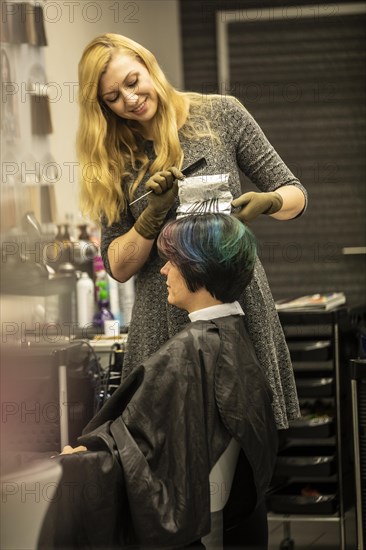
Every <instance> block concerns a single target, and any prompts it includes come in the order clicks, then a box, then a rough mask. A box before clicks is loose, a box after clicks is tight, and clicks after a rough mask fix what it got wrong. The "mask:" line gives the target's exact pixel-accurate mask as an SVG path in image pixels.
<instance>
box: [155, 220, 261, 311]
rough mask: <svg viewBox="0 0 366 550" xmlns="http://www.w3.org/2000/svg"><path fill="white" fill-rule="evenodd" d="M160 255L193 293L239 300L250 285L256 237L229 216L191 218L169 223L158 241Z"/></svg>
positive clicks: (226, 299)
mask: <svg viewBox="0 0 366 550" xmlns="http://www.w3.org/2000/svg"><path fill="white" fill-rule="evenodd" d="M157 244H158V251H159V255H160V257H161V258H162V259H164V260H165V261H170V262H171V263H172V264H174V265H175V266H176V267H177V268H178V269H179V271H180V273H181V274H182V276H183V278H184V280H185V282H186V284H187V287H188V288H189V290H190V291H191V292H195V291H197V290H198V289H200V288H202V287H204V288H206V289H207V290H208V291H209V292H210V294H212V296H214V297H215V298H216V299H217V300H220V301H222V302H225V303H228V302H233V301H234V300H237V299H238V298H239V297H240V295H241V294H242V292H243V290H244V289H245V287H246V286H247V285H248V283H249V282H250V280H251V278H252V275H253V270H254V264H255V260H256V255H257V253H256V243H255V237H254V235H253V233H252V232H251V231H250V229H249V228H248V227H247V226H245V225H244V224H243V223H241V222H240V221H239V220H238V219H237V218H234V217H233V216H229V215H227V214H213V213H212V214H199V215H190V216H185V217H183V218H179V219H178V220H174V221H170V222H168V223H167V224H166V225H165V226H164V227H163V229H162V230H161V232H160V235H159V237H158V242H157Z"/></svg>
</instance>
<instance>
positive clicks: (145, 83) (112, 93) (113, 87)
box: [99, 52, 158, 131]
mask: <svg viewBox="0 0 366 550" xmlns="http://www.w3.org/2000/svg"><path fill="white" fill-rule="evenodd" d="M99 96H100V98H101V99H102V101H103V103H105V104H106V105H107V106H108V107H109V109H110V110H111V111H113V112H114V113H115V114H116V115H117V116H119V117H121V118H124V119H129V120H136V121H137V122H139V123H140V124H141V126H142V127H143V128H144V129H146V130H147V131H148V130H149V128H150V126H151V122H152V119H153V118H154V116H155V114H156V112H157V109H158V95H157V93H156V90H155V87H154V84H153V82H152V79H151V76H150V74H149V72H148V70H147V69H146V67H145V65H143V64H142V63H140V61H139V60H138V59H136V58H134V57H131V56H129V55H126V54H123V53H120V52H116V53H115V54H114V55H113V57H112V59H111V60H110V62H109V64H108V67H107V70H106V72H105V73H104V74H103V75H102V77H101V79H100V83H99Z"/></svg>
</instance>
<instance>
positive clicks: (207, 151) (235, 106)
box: [101, 96, 306, 428]
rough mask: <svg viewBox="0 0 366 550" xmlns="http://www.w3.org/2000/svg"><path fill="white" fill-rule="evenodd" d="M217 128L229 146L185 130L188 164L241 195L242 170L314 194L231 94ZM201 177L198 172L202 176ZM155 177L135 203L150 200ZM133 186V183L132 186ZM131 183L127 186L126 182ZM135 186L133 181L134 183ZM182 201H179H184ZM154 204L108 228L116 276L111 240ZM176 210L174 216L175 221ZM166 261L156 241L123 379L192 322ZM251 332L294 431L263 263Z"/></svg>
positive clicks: (218, 101) (221, 106) (255, 285)
mask: <svg viewBox="0 0 366 550" xmlns="http://www.w3.org/2000/svg"><path fill="white" fill-rule="evenodd" d="M201 109H205V110H206V111H207V112H206V113H205V114H206V115H207V117H208V118H209V119H210V123H211V127H212V129H213V130H214V132H215V133H216V134H217V135H218V136H219V137H220V142H221V143H213V142H212V140H211V139H210V138H209V137H207V138H201V139H199V140H192V139H188V138H186V137H184V136H182V134H181V133H180V142H181V146H182V149H183V151H184V163H183V164H184V166H188V165H189V164H191V163H192V162H194V161H195V160H197V159H199V158H200V157H202V156H204V157H205V158H206V161H207V167H206V168H205V169H204V173H205V174H207V175H208V174H224V173H230V179H229V184H230V190H231V193H232V195H233V197H234V198H236V197H238V196H239V195H241V193H242V191H241V185H240V180H239V172H240V171H242V172H243V173H244V174H245V175H246V176H247V177H248V178H249V179H250V180H251V181H252V182H253V183H254V184H255V185H256V186H257V187H258V189H259V190H260V191H274V190H275V189H277V188H278V187H281V186H283V185H295V186H296V187H299V188H300V189H301V190H302V191H303V192H304V194H305V196H306V191H305V189H304V188H303V187H302V185H301V184H300V182H299V181H298V180H297V179H296V178H295V176H294V175H293V174H292V173H291V171H290V170H289V169H288V168H287V166H286V165H285V164H284V162H283V161H282V159H281V158H280V157H279V155H278V154H277V153H276V151H275V150H274V149H273V147H272V146H271V144H270V143H269V142H268V140H267V138H266V137H265V135H264V133H263V132H262V130H261V129H260V127H259V126H258V124H257V123H256V122H255V120H254V119H253V117H252V116H251V115H250V114H249V113H248V111H247V110H246V109H245V108H244V107H243V106H242V105H241V103H240V102H239V101H238V100H237V99H235V98H233V97H229V96H222V97H220V96H217V97H215V98H214V99H213V103H212V105H211V104H210V103H209V102H207V104H205V103H203V105H202V107H201ZM146 152H147V155H148V157H149V158H151V159H152V160H153V159H154V156H155V153H154V148H153V143H152V142H147V143H146ZM199 174H200V172H198V173H197V174H195V175H199ZM134 176H135V175H134V174H133V175H132V178H134ZM148 177H150V174H147V175H146V176H145V178H144V179H143V180H142V182H141V183H140V186H139V188H138V189H137V190H136V193H135V195H134V198H137V197H138V196H140V195H142V194H143V193H144V192H145V191H146V189H144V184H145V183H146V180H147V179H148ZM125 183H126V182H125ZM125 183H124V184H125ZM127 185H128V182H127ZM177 201H178V199H177ZM146 206H147V199H142V200H141V201H139V202H137V203H136V204H134V205H132V206H131V207H128V209H127V212H124V213H123V214H121V219H120V221H119V222H116V223H113V224H112V225H111V226H106V225H103V226H102V238H101V254H102V257H103V261H104V265H105V267H106V270H107V271H108V273H110V266H109V262H108V257H107V250H108V247H109V245H110V243H111V242H112V241H113V240H114V239H115V238H116V237H119V236H120V235H122V234H124V233H126V232H127V231H129V230H130V229H131V228H132V226H133V225H134V222H135V220H136V219H137V218H138V216H139V215H140V214H141V212H142V211H143V210H144V209H145V208H146ZM176 207H177V204H176V205H175V207H174V208H173V209H172V210H171V211H170V212H169V213H168V216H167V219H169V218H172V217H175V210H176ZM162 265H163V262H162V260H161V259H160V258H159V256H158V255H157V251H156V246H155V244H154V246H153V248H152V250H151V253H150V257H149V260H148V261H147V262H146V263H145V265H144V266H143V268H142V269H141V270H140V271H139V272H138V274H137V276H136V297H135V304H134V308H133V313H132V320H131V324H130V327H129V333H128V347H127V351H126V354H125V360H124V366H123V373H122V378H123V379H124V378H125V377H126V376H127V375H128V374H129V373H130V372H131V371H132V369H134V368H135V367H137V366H138V365H140V364H141V363H142V362H143V361H144V360H145V359H146V358H147V357H149V356H150V355H151V354H152V353H154V352H155V351H156V350H157V349H158V348H159V347H160V346H161V345H162V344H163V343H164V342H165V341H166V340H167V339H168V338H170V337H171V336H173V335H174V334H176V333H177V332H178V331H179V330H180V329H181V328H182V327H183V326H184V325H185V324H186V323H188V322H189V320H188V316H187V313H186V312H185V311H182V310H179V309H178V308H176V307H174V306H171V305H169V304H168V302H167V289H166V284H165V278H164V277H163V276H162V275H161V274H160V268H161V266H162ZM240 303H241V306H242V308H243V310H244V312H245V320H246V324H247V328H248V331H249V334H250V337H251V339H252V342H253V345H254V348H255V350H256V354H257V357H258V360H259V362H260V364H261V365H262V367H263V369H264V371H265V372H266V374H267V376H268V379H269V382H270V384H271V387H272V390H273V408H274V413H275V418H276V422H277V426H278V428H287V427H288V421H289V420H291V419H294V418H297V417H298V416H299V406H298V400H297V393H296V386H295V381H294V375H293V369H292V365H291V360H290V356H289V352H288V349H287V345H286V341H285V338H284V335H283V331H282V327H281V325H280V322H279V319H278V315H277V312H276V309H275V305H274V301H273V297H272V294H271V291H270V288H269V285H268V281H267V277H266V274H265V272H264V269H263V267H262V265H261V263H260V261H259V260H257V262H256V267H255V271H254V276H253V279H252V281H251V283H250V285H249V286H248V287H247V288H246V289H245V291H244V293H243V295H242V297H241V299H240Z"/></svg>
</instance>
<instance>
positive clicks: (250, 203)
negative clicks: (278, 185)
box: [231, 191, 283, 223]
mask: <svg viewBox="0 0 366 550" xmlns="http://www.w3.org/2000/svg"><path fill="white" fill-rule="evenodd" d="M231 204H232V206H233V207H234V208H237V207H241V210H240V211H239V212H235V213H234V214H233V215H234V216H235V217H236V218H238V219H239V220H240V221H241V222H244V223H248V222H252V221H253V220H255V218H257V217H258V216H259V215H260V214H268V215H269V214H274V213H275V212H278V211H279V210H281V208H282V205H283V200H282V197H281V195H280V194H279V193H276V192H275V191H272V192H270V193H256V192H255V191H249V192H248V193H244V194H243V195H240V197H238V198H237V199H234V200H233V201H232V203H231Z"/></svg>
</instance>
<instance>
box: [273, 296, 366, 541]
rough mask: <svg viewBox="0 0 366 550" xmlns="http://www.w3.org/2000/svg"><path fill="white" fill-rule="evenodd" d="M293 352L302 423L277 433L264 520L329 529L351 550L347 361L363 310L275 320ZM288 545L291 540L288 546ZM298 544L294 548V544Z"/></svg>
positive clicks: (354, 352)
mask: <svg viewBox="0 0 366 550" xmlns="http://www.w3.org/2000/svg"><path fill="white" fill-rule="evenodd" d="M279 315H280V320H281V324H282V327H283V330H284V333H285V336H286V341H287V344H288V347H289V350H290V354H291V358H292V362H293V367H294V372H295V378H296V386H297V391H298V396H299V402H300V409H301V418H299V419H298V420H296V421H293V422H291V424H290V427H289V429H288V430H283V431H281V432H280V441H281V443H280V448H279V452H278V457H277V463H276V469H275V473H274V478H273V481H272V485H271V490H270V492H269V495H268V502H267V504H268V510H269V515H268V517H269V520H270V521H271V520H276V521H278V520H282V521H283V522H284V525H286V533H287V536H288V537H289V535H288V533H289V526H290V524H291V522H296V521H302V522H306V521H309V522H310V521H324V522H326V521H332V522H337V523H338V525H339V548H340V549H342V550H346V549H351V548H352V549H354V548H356V543H355V536H356V535H355V533H356V525H355V514H354V506H355V491H354V487H355V483H354V473H353V472H354V469H353V437H352V429H351V425H352V402H351V386H350V380H349V373H348V363H349V359H350V358H352V357H358V356H359V352H360V335H359V331H360V327H361V326H362V325H365V316H366V308H365V307H353V308H348V307H344V306H343V307H341V308H338V309H336V310H333V311H330V312H305V311H303V312H284V311H281V312H280V313H279ZM286 540H288V539H286ZM293 542H295V544H296V541H293Z"/></svg>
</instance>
